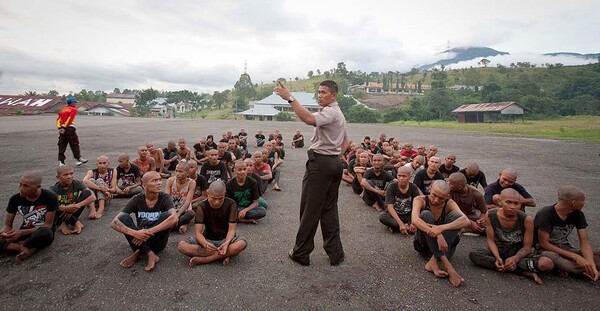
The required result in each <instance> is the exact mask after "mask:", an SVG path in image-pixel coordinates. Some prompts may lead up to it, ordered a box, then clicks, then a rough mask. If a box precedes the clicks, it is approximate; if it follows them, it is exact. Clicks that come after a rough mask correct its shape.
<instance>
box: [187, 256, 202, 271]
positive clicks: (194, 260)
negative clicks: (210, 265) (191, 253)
mask: <svg viewBox="0 0 600 311" xmlns="http://www.w3.org/2000/svg"><path fill="white" fill-rule="evenodd" d="M205 263H206V261H205V260H204V257H192V258H191V259H190V263H189V265H190V268H193V267H195V266H197V265H202V264H205Z"/></svg>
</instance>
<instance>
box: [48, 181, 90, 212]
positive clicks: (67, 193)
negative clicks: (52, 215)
mask: <svg viewBox="0 0 600 311" xmlns="http://www.w3.org/2000/svg"><path fill="white" fill-rule="evenodd" d="M87 189H88V187H87V186H86V185H85V184H84V183H83V182H81V181H79V180H73V183H71V185H70V186H69V187H67V188H66V189H65V188H63V186H61V184H60V182H57V183H55V184H54V185H53V186H52V187H50V191H52V192H54V193H56V195H57V196H58V204H59V205H60V206H63V205H71V204H74V203H77V198H79V196H80V195H81V193H82V192H83V191H85V190H87ZM88 196H90V194H89V193H88V194H87V196H86V198H87V197H88ZM82 198H83V197H82ZM83 199H85V198H83Z"/></svg>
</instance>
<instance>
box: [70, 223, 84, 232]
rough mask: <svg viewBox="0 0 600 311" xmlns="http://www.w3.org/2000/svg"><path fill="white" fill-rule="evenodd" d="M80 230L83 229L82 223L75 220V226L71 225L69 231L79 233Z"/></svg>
mask: <svg viewBox="0 0 600 311" xmlns="http://www.w3.org/2000/svg"><path fill="white" fill-rule="evenodd" d="M81 230H83V224H82V223H81V221H79V220H78V221H77V222H76V223H75V226H73V231H71V233H73V234H80V233H81Z"/></svg>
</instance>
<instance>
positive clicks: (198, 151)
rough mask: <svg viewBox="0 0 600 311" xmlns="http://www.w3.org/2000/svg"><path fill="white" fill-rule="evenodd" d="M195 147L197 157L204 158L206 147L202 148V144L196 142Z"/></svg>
mask: <svg viewBox="0 0 600 311" xmlns="http://www.w3.org/2000/svg"><path fill="white" fill-rule="evenodd" d="M193 148H194V153H195V154H196V159H198V160H200V159H202V158H204V151H205V150H204V148H202V146H201V145H200V143H196V144H194V146H193Z"/></svg>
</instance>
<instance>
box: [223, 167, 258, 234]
mask: <svg viewBox="0 0 600 311" xmlns="http://www.w3.org/2000/svg"><path fill="white" fill-rule="evenodd" d="M233 170H234V173H235V176H234V177H233V178H231V179H230V180H229V181H228V182H227V184H226V186H227V197H228V198H230V199H232V200H234V201H235V203H236V205H237V208H238V221H239V222H243V223H253V224H256V221H257V220H258V219H261V218H263V217H265V216H266V215H267V211H266V210H265V208H264V207H262V206H259V203H258V198H259V196H260V191H259V190H258V182H257V181H256V180H254V178H251V177H248V171H247V169H246V163H244V161H243V160H237V161H236V162H235V164H234V168H233Z"/></svg>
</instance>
